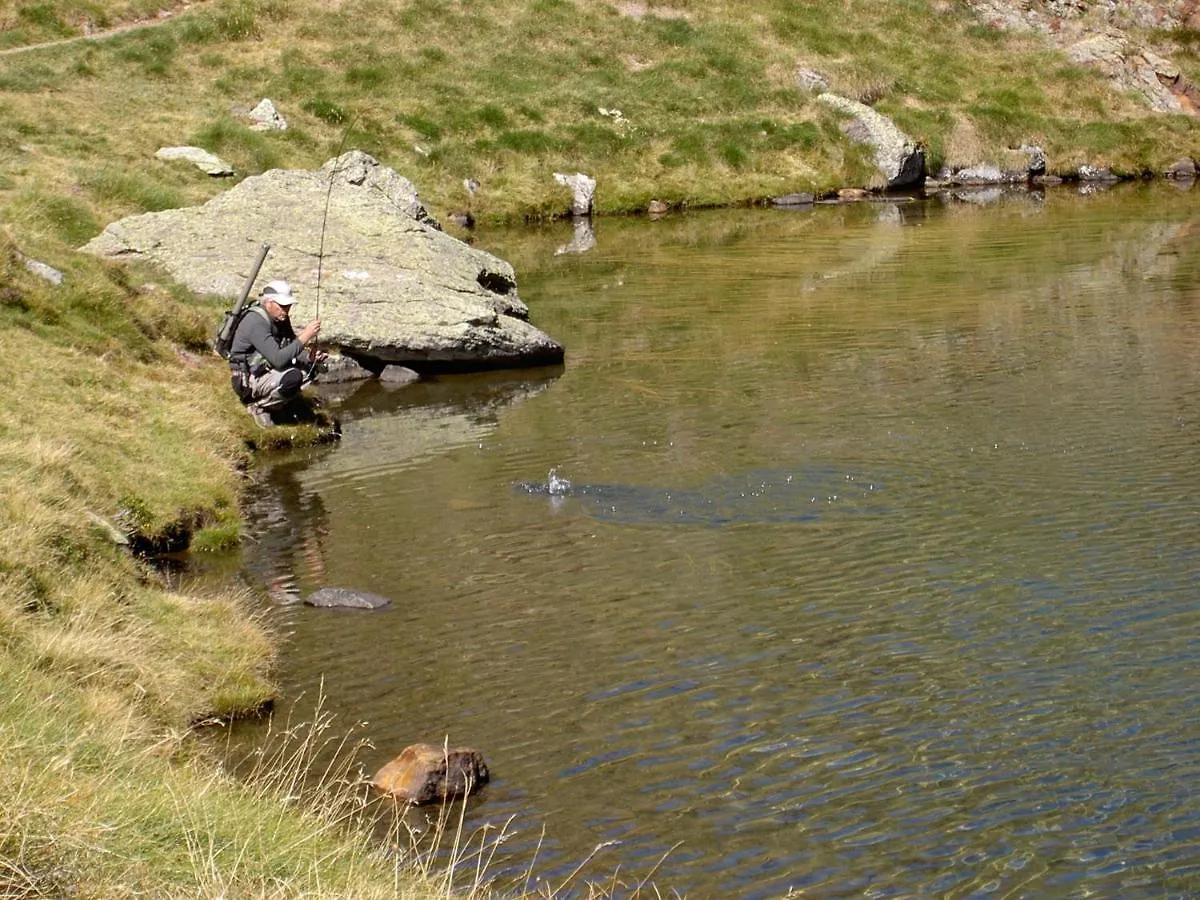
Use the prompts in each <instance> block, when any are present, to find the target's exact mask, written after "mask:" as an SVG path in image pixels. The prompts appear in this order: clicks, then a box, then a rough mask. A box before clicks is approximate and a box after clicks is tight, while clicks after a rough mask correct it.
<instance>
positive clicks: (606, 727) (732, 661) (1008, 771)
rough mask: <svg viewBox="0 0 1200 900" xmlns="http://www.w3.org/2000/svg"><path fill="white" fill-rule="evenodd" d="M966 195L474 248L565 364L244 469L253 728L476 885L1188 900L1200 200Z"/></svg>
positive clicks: (1194, 836) (1196, 749)
mask: <svg viewBox="0 0 1200 900" xmlns="http://www.w3.org/2000/svg"><path fill="white" fill-rule="evenodd" d="M979 196H980V195H975V196H974V197H972V198H968V199H954V198H941V199H931V200H927V201H919V202H911V203H906V204H885V203H866V204H858V205H853V206H818V207H816V208H812V209H808V210H799V211H781V210H753V211H723V212H713V213H704V214H700V213H695V214H689V215H685V216H669V217H667V218H664V219H661V220H658V221H647V220H645V219H640V220H628V221H624V220H600V221H598V222H597V223H596V228H595V246H594V247H592V248H591V249H589V250H587V252H584V253H577V252H571V251H570V249H569V243H570V241H571V239H572V233H571V227H570V226H569V225H565V224H564V225H559V226H555V227H547V228H544V229H525V230H520V231H512V232H493V233H487V232H484V233H481V234H479V235H477V236H476V244H477V246H480V247H482V248H484V249H488V250H491V251H492V252H495V253H497V254H498V255H500V256H502V257H504V258H506V259H508V260H510V261H511V262H512V263H513V264H514V265H515V266H516V268H517V272H518V276H519V289H520V294H521V296H522V298H523V299H524V300H525V301H526V302H527V303H528V305H529V306H530V307H531V310H532V318H533V321H534V323H535V324H537V325H538V326H540V327H542V328H543V329H544V330H546V331H547V332H549V333H550V334H551V335H553V336H554V337H555V338H557V339H558V340H560V341H561V342H562V343H563V344H564V345H565V347H566V348H567V358H566V364H565V366H563V367H562V368H556V369H538V370H528V371H510V372H503V373H497V374H490V375H481V376H461V377H445V378H441V379H439V380H436V381H431V382H426V383H422V384H418V385H414V386H409V387H404V388H393V389H388V388H386V387H383V386H379V385H374V384H372V385H367V386H364V387H363V388H362V389H361V390H359V391H358V392H357V393H355V394H353V395H352V396H350V397H348V398H346V399H344V401H342V402H341V403H340V405H339V406H338V407H337V409H338V414H339V415H340V416H341V418H342V423H343V429H344V438H343V440H342V441H341V443H340V445H337V446H335V447H331V448H324V449H318V450H314V451H310V452H306V453H303V454H298V455H295V456H291V457H286V458H282V459H278V460H275V461H274V462H273V463H272V464H271V468H270V477H269V478H268V479H267V481H266V482H265V484H264V487H263V490H262V492H261V493H260V495H259V496H258V497H257V498H256V501H255V515H256V516H257V520H256V522H255V526H254V528H255V537H256V543H255V544H253V545H252V546H251V547H250V549H249V550H248V551H247V559H246V565H247V570H248V572H249V573H250V575H251V577H252V578H254V579H255V580H257V581H259V582H260V583H266V584H268V585H269V586H270V591H271V594H272V596H273V597H274V598H275V599H276V601H277V602H278V605H277V606H276V607H274V608H273V611H272V613H271V615H272V616H273V617H274V619H275V620H276V622H277V623H278V624H279V626H280V628H281V629H282V630H283V631H284V632H285V633H286V635H287V639H286V643H285V647H284V656H283V660H282V663H283V666H282V671H281V673H280V678H281V681H282V684H283V688H284V691H285V699H284V704H283V705H284V706H290V705H292V704H295V705H296V707H297V708H298V710H299V714H301V715H302V714H303V711H304V709H305V708H306V704H311V703H312V702H313V698H315V697H317V696H318V695H323V697H324V700H323V703H324V708H325V709H326V710H328V711H331V712H333V713H334V714H336V716H337V719H338V721H339V722H341V723H344V725H345V727H346V729H350V728H351V727H356V728H357V731H356V733H357V734H359V735H360V736H365V737H366V738H369V740H370V741H371V742H372V744H373V749H367V748H364V749H362V750H360V751H359V758H360V762H361V763H362V765H363V767H364V768H365V769H366V770H367V772H368V773H370V772H372V771H374V770H375V769H376V768H377V767H378V766H380V765H382V764H383V763H384V762H386V761H387V760H388V759H389V758H391V757H392V756H394V755H395V754H396V753H398V752H399V751H400V750H401V749H402V748H403V747H404V746H406V745H408V744H410V743H414V742H417V741H427V742H431V743H436V744H440V743H442V742H443V740H447V739H448V740H449V742H450V744H451V745H469V746H472V747H476V748H478V749H480V750H482V751H483V753H484V754H485V756H486V757H487V760H488V762H489V764H490V766H491V769H492V774H493V780H492V782H491V784H490V785H489V786H488V787H487V788H486V789H485V790H484V792H483V793H481V794H480V795H479V796H478V798H476V799H474V800H473V801H472V802H471V803H470V804H469V805H468V809H467V819H466V822H467V826H468V829H475V828H479V827H481V826H484V825H486V824H491V825H494V826H496V827H497V828H499V827H500V826H506V829H507V833H508V837H507V839H506V840H505V841H504V842H503V843H502V845H501V846H500V847H498V848H496V853H495V856H494V858H493V859H492V862H491V866H490V871H491V872H492V873H493V875H494V876H495V877H496V879H497V880H496V884H497V886H498V887H500V888H506V887H508V886H510V885H511V884H512V883H513V882H514V881H518V882H519V881H521V880H523V878H524V873H525V871H526V870H527V869H528V868H529V867H531V866H532V868H533V877H534V880H535V882H536V880H537V879H542V882H541V883H543V884H544V885H546V886H548V887H554V886H556V885H557V884H558V883H559V882H560V881H562V880H563V879H565V878H566V877H567V875H569V874H570V873H571V871H572V870H573V869H575V867H576V866H577V865H578V864H580V863H582V862H584V861H585V860H587V858H588V856H589V854H591V853H592V851H593V850H594V848H596V847H597V846H602V849H600V850H599V851H598V852H596V853H595V855H594V856H593V857H592V858H591V859H590V861H588V862H586V865H584V867H583V871H582V872H581V873H580V874H579V875H578V876H576V878H575V880H574V881H573V882H572V884H573V885H575V886H576V887H577V889H578V890H577V892H579V893H582V890H583V887H582V886H583V884H584V882H585V881H586V880H587V879H592V880H596V881H599V882H602V883H605V884H612V883H613V882H614V880H615V881H616V882H617V883H619V884H624V885H625V886H626V887H625V888H618V889H617V891H616V894H617V895H618V896H623V895H628V894H629V893H630V892H631V891H632V888H633V886H636V884H637V883H638V882H639V881H640V880H641V879H643V878H651V880H652V881H653V882H654V884H656V885H657V886H658V887H659V889H660V890H661V891H663V892H667V891H672V890H674V891H678V892H679V893H686V894H688V895H690V896H693V897H781V896H785V895H787V894H788V892H789V891H794V892H795V893H797V894H803V896H814V897H842V896H869V897H913V896H947V897H1022V896H1024V897H1085V896H1087V897H1122V898H1130V897H1155V898H1162V897H1196V896H1200V693H1198V691H1197V687H1198V677H1200V603H1198V600H1200V531H1198V526H1200V503H1198V498H1200V492H1198V490H1197V484H1198V483H1200V353H1198V348H1200V189H1194V190H1190V191H1184V190H1180V189H1177V188H1174V187H1172V186H1169V185H1163V184H1153V185H1147V186H1135V187H1125V188H1121V189H1114V190H1111V191H1098V192H1096V193H1093V194H1083V193H1080V192H1078V191H1074V190H1071V189H1066V188H1063V189H1058V190H1056V191H1053V192H1050V193H1047V194H1046V195H1045V196H1042V195H1037V194H1017V195H1005V196H1003V197H1001V198H999V199H998V200H994V202H990V203H987V204H983V203H978V202H973V200H974V199H975V198H976V197H979ZM560 251H562V252H560ZM552 469H553V470H554V480H555V490H553V491H551V490H550V489H549V487H548V483H549V479H550V472H551V470H552ZM563 482H570V486H569V487H568V486H567V485H565V484H563ZM325 585H332V586H340V587H349V588H356V589H359V590H363V591H370V592H373V593H377V594H383V595H385V596H388V597H390V598H392V600H393V604H392V605H391V607H389V608H387V609H385V610H383V611H379V612H360V611H331V610H318V609H313V608H310V607H306V606H302V605H295V604H292V605H289V603H288V601H295V600H298V599H300V598H302V597H304V596H306V595H307V594H308V593H311V592H312V591H313V590H315V589H316V588H318V587H321V586H325ZM357 723H362V724H357ZM506 823H507V825H506ZM543 829H544V834H543ZM493 834H494V832H493ZM472 874H473V864H472ZM568 893H569V892H568Z"/></svg>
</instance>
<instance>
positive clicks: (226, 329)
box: [213, 303, 261, 359]
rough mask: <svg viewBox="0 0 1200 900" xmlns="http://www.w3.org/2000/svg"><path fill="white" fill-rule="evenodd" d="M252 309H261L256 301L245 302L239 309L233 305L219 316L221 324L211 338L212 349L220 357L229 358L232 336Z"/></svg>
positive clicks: (231, 348)
mask: <svg viewBox="0 0 1200 900" xmlns="http://www.w3.org/2000/svg"><path fill="white" fill-rule="evenodd" d="M254 309H261V307H260V306H258V304H256V303H245V304H243V305H242V308H241V309H237V308H236V307H235V308H234V309H231V310H229V311H228V312H226V313H225V315H224V316H222V317H221V324H220V325H218V326H217V333H216V336H215V337H214V338H213V350H214V351H216V354H217V356H219V357H221V359H229V354H230V352H231V351H232V350H233V336H234V335H235V334H237V330H238V326H239V325H241V324H242V319H244V318H246V314H247V313H248V312H250V311H251V310H254Z"/></svg>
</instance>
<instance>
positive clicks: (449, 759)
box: [371, 744, 489, 805]
mask: <svg viewBox="0 0 1200 900" xmlns="http://www.w3.org/2000/svg"><path fill="white" fill-rule="evenodd" d="M488 778H489V774H488V767H487V763H486V762H484V759H483V754H482V753H480V752H479V751H478V750H472V749H471V748H469V747H456V748H450V749H447V748H445V747H435V746H434V745H433V744H412V745H411V746H408V747H405V748H404V750H403V751H401V753H400V755H399V756H397V757H396V758H395V759H393V760H392V761H391V762H389V763H388V764H387V765H385V766H384V767H383V768H382V769H380V770H379V771H378V772H377V773H376V774H375V777H374V778H372V779H371V784H373V785H374V786H375V787H376V788H377V789H379V790H381V791H383V792H384V793H386V794H390V795H391V796H393V797H395V798H396V799H398V800H404V801H406V802H408V803H413V804H416V805H421V804H425V803H432V802H434V801H435V800H436V801H442V800H450V799H453V798H455V797H464V796H468V795H470V794H472V793H474V792H475V791H476V790H478V789H479V788H480V787H481V786H482V785H484V784H486V783H487V781H488Z"/></svg>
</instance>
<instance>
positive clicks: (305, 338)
mask: <svg viewBox="0 0 1200 900" xmlns="http://www.w3.org/2000/svg"><path fill="white" fill-rule="evenodd" d="M320 333H321V320H320V319H313V320H312V321H311V322H309V323H308V324H307V325H305V326H304V328H303V329H301V331H300V333H299V334H298V335H296V337H298V338H299V339H300V343H302V344H304V345H305V346H308V343H309V342H310V341H311V340H313V338H315V337H316V336H317V335H318V334H320Z"/></svg>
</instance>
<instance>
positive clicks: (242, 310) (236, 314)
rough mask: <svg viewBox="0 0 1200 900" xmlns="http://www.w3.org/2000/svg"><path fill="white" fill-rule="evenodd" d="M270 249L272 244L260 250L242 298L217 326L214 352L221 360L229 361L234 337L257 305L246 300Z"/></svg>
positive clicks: (263, 246)
mask: <svg viewBox="0 0 1200 900" xmlns="http://www.w3.org/2000/svg"><path fill="white" fill-rule="evenodd" d="M270 249H271V245H270V244H263V245H262V246H261V247H259V248H258V258H257V259H255V260H254V265H253V267H252V268H251V270H250V277H249V278H247V279H246V284H245V286H244V287H243V288H242V293H241V296H239V297H238V299H237V303H235V304H234V305H233V309H231V310H229V311H228V312H226V313H225V315H224V316H222V317H221V324H220V325H218V326H217V333H216V336H215V337H214V338H213V351H214V352H215V353H216V354H217V356H219V357H221V359H229V354H230V352H231V351H232V350H233V336H234V335H235V334H237V330H238V326H239V325H241V324H242V319H244V318H245V317H246V313H247V312H249V311H250V310H252V309H254V306H255V304H253V303H247V302H246V298H247V297H249V296H250V289H251V288H252V287H254V279H256V278H257V277H258V270H259V269H260V268H262V264H263V260H264V259H266V258H267V252H268V251H269V250H270Z"/></svg>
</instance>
